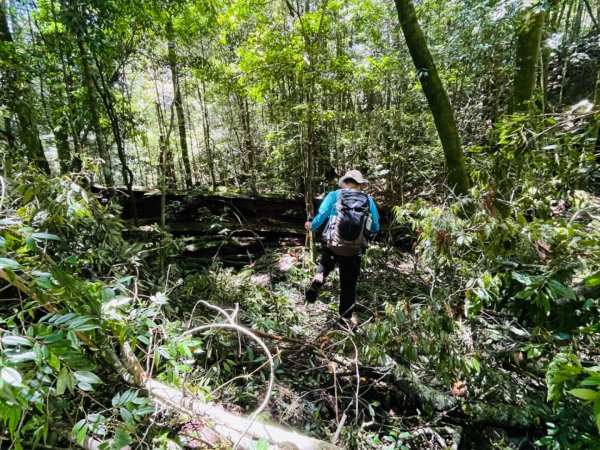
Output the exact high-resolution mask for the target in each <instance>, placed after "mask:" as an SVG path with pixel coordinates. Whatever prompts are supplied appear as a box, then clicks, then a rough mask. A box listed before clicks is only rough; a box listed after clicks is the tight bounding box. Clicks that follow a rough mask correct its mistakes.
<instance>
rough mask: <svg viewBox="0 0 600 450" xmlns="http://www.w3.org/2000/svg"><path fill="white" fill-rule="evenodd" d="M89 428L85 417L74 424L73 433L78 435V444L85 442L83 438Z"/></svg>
mask: <svg viewBox="0 0 600 450" xmlns="http://www.w3.org/2000/svg"><path fill="white" fill-rule="evenodd" d="M87 430H88V424H87V421H86V420H85V419H81V420H80V421H79V422H77V423H76V424H75V425H74V426H73V429H72V430H71V433H73V434H74V435H75V436H76V437H77V444H78V445H81V444H82V443H83V440H84V439H85V434H86V433H87Z"/></svg>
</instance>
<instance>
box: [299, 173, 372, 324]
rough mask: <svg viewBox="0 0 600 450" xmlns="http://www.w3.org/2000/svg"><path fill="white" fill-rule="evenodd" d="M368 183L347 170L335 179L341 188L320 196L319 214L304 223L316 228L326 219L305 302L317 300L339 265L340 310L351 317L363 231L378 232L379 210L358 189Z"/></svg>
mask: <svg viewBox="0 0 600 450" xmlns="http://www.w3.org/2000/svg"><path fill="white" fill-rule="evenodd" d="M366 183H367V180H365V179H364V178H363V176H362V174H361V173H360V172H359V171H358V170H350V171H348V172H347V173H346V174H345V175H344V176H343V177H341V178H340V179H339V181H338V184H339V186H340V187H341V189H338V190H336V191H332V192H330V193H329V194H327V196H326V197H325V198H324V199H323V202H321V206H320V207H319V212H318V214H317V215H316V216H315V217H314V219H312V220H311V219H310V218H309V220H308V221H307V222H306V223H305V224H304V227H305V228H306V229H307V230H311V231H315V230H316V229H318V228H319V227H320V226H321V225H323V224H324V223H325V221H327V220H328V224H327V227H326V228H325V231H324V232H323V237H322V242H323V253H322V255H321V260H320V261H319V265H318V267H317V274H316V275H315V277H314V278H313V279H312V282H311V285H310V288H309V289H308V291H307V292H306V301H307V302H309V303H313V302H315V301H316V299H317V297H318V295H319V291H320V290H321V287H322V286H323V283H324V282H325V278H326V277H327V275H329V273H330V272H331V271H332V270H333V269H334V267H335V264H336V263H337V264H338V265H339V267H340V306H339V313H340V316H341V317H343V318H344V319H351V317H352V309H353V308H354V297H355V294H356V282H357V281H358V275H359V273H360V256H361V253H362V251H363V250H365V249H366V238H365V232H370V233H377V232H378V231H379V213H378V212H377V207H376V206H375V203H374V202H373V199H372V198H371V197H370V196H369V195H367V194H365V193H364V192H362V191H361V187H362V186H363V185H365V184H366Z"/></svg>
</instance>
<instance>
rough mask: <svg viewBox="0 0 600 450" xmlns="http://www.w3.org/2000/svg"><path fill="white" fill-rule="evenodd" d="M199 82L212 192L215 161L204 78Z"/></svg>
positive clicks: (214, 177) (215, 180) (215, 183)
mask: <svg viewBox="0 0 600 450" xmlns="http://www.w3.org/2000/svg"><path fill="white" fill-rule="evenodd" d="M201 84H202V91H198V97H199V99H200V104H201V105H202V117H203V120H202V127H203V133H202V134H203V135H204V147H205V148H206V163H207V165H208V171H209V173H210V182H211V187H212V190H213V192H214V190H215V189H216V188H217V177H216V175H215V161H214V156H213V152H212V146H211V143H210V120H209V116H208V105H207V103H206V83H205V82H204V80H202V82H201Z"/></svg>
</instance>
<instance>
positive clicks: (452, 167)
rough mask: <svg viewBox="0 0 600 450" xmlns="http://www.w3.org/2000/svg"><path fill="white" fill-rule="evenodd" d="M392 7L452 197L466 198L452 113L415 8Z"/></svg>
mask: <svg viewBox="0 0 600 450" xmlns="http://www.w3.org/2000/svg"><path fill="white" fill-rule="evenodd" d="M395 3H396V8H397V10H398V19H399V21H400V25H401V27H402V32H403V33H404V38H405V39H406V44H407V45H408V50H409V52H410V55H411V57H412V60H413V63H414V65H415V68H416V69H417V76H418V77H419V81H420V82H421V86H422V87H423V92H424V93H425V97H427V103H428V104H429V108H430V109H431V112H432V114H433V119H434V121H435V127H436V129H437V132H438V135H439V137H440V141H441V143H442V147H443V149H444V156H445V159H446V166H447V168H448V181H449V183H450V187H451V189H452V190H453V191H454V192H455V193H456V194H459V195H463V194H467V193H468V192H469V188H470V182H469V175H468V172H467V167H466V163H465V157H464V155H463V152H462V146H461V142H460V136H459V134H458V128H457V126H456V121H455V119H454V112H453V111H452V106H451V105H450V101H449V100H448V95H447V94H446V91H445V89H444V86H443V84H442V81H441V80H440V77H439V76H438V73H437V68H436V66H435V64H434V62H433V58H432V56H431V53H430V52H429V48H428V47H427V42H426V41H425V36H424V35H423V31H422V30H421V27H420V26H419V22H418V20H417V14H416V12H415V6H414V4H413V2H412V1H410V0H395Z"/></svg>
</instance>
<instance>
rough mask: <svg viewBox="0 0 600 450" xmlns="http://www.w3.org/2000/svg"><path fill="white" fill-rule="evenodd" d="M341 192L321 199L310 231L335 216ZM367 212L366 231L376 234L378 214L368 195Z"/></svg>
mask: <svg viewBox="0 0 600 450" xmlns="http://www.w3.org/2000/svg"><path fill="white" fill-rule="evenodd" d="M340 192H342V190H341V189H338V190H337V191H332V192H330V193H329V194H327V196H326V197H325V198H324V199H323V201H322V202H321V205H320V206H319V213H318V214H317V215H316V216H315V218H314V219H313V221H312V223H311V224H310V229H311V230H313V231H315V230H316V229H317V228H319V227H320V226H321V225H323V224H324V223H325V221H326V220H327V219H329V218H330V217H331V216H337V209H336V208H335V204H336V203H337V200H338V197H339V195H340ZM369 210H370V213H371V216H370V217H369V219H370V220H369V221H367V224H368V225H369V228H368V230H369V231H370V232H371V233H377V232H378V231H379V212H378V211H377V206H375V202H374V201H373V199H372V198H371V196H370V195H369Z"/></svg>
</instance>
